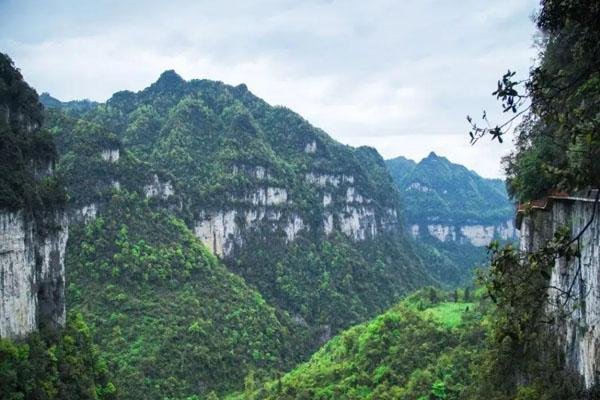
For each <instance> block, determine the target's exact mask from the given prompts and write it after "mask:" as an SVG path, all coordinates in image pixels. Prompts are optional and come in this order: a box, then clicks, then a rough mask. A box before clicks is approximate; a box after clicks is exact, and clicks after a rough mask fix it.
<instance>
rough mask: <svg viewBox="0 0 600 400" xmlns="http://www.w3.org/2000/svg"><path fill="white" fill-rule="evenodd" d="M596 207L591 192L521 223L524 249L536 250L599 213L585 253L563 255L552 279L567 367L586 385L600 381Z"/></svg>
mask: <svg viewBox="0 0 600 400" xmlns="http://www.w3.org/2000/svg"><path fill="white" fill-rule="evenodd" d="M594 207H596V208H597V205H596V204H595V202H594V199H592V198H590V197H589V196H586V197H583V198H564V199H550V202H549V203H548V204H547V205H546V206H545V207H543V208H539V209H536V210H534V211H533V212H532V213H531V214H530V215H527V216H524V217H523V218H522V221H521V222H520V231H521V239H520V248H521V250H522V251H525V252H531V251H535V250H536V249H539V248H540V247H541V246H543V245H544V243H546V242H547V241H548V240H549V239H551V238H552V236H553V234H554V232H556V231H557V230H558V229H559V228H560V227H562V226H567V227H569V228H570V230H571V233H572V235H577V234H578V233H579V232H581V230H582V229H583V228H584V226H585V225H586V224H587V223H588V222H589V221H590V220H591V219H592V217H593V216H594V219H593V221H592V224H591V225H590V226H589V227H588V228H587V229H586V230H585V232H584V233H583V234H582V235H581V238H580V240H579V248H580V257H576V258H573V259H571V260H566V259H564V258H560V259H557V260H556V262H555V265H554V267H553V269H552V273H551V278H550V283H549V286H550V288H551V289H549V297H550V306H549V309H548V311H549V312H551V313H553V314H556V316H557V317H558V318H557V321H558V324H557V332H558V340H559V345H560V346H561V347H562V349H563V350H564V353H565V361H566V366H567V367H568V368H570V369H572V370H573V371H577V372H578V373H579V374H580V375H581V376H582V377H583V379H584V381H585V385H586V387H591V386H592V385H594V384H595V383H596V384H597V383H599V381H598V374H600V216H599V215H598V212H599V210H598V209H596V213H595V215H594ZM567 293H568V294H569V295H568V296H567Z"/></svg>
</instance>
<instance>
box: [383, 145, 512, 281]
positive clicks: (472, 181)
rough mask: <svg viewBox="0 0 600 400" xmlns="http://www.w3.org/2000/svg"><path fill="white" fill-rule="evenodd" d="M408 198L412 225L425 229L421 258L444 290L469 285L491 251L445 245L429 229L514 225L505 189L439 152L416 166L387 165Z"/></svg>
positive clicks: (406, 212) (397, 160)
mask: <svg viewBox="0 0 600 400" xmlns="http://www.w3.org/2000/svg"><path fill="white" fill-rule="evenodd" d="M386 166H387V168H388V170H389V172H390V175H391V176H392V178H393V179H394V182H395V183H396V185H397V186H398V188H399V190H400V192H401V194H402V209H403V214H404V217H405V219H406V221H407V224H411V225H419V227H420V230H421V234H420V236H419V240H418V242H419V243H418V247H419V249H418V254H419V255H420V257H421V259H422V260H423V262H424V264H425V265H427V269H428V271H429V272H430V274H431V275H432V276H433V277H434V278H435V279H436V280H437V281H438V282H440V284H441V285H443V286H445V287H446V288H453V287H457V286H462V285H466V284H469V283H470V282H471V280H472V279H473V271H474V269H475V268H476V267H480V266H482V265H483V264H485V263H486V262H487V260H488V252H487V250H486V249H485V247H476V246H473V245H472V244H471V243H460V242H458V241H446V242H442V241H440V240H438V239H436V238H434V237H433V236H431V235H428V234H427V233H424V231H425V230H426V229H427V225H430V224H443V225H450V226H456V227H460V226H464V225H500V224H504V223H506V221H508V220H512V218H513V217H514V207H513V205H512V204H511V203H510V201H509V199H508V194H507V193H506V188H505V184H504V182H503V181H501V180H499V179H485V178H482V177H480V176H479V175H477V174H476V173H475V172H473V171H470V170H468V169H466V168H465V167H463V166H462V165H459V164H454V163H451V162H450V161H448V160H447V159H446V158H444V157H440V156H438V155H436V154H435V153H433V152H432V153H431V154H429V156H428V157H426V158H424V159H423V160H421V161H420V162H419V163H415V162H414V161H412V160H408V159H406V158H404V157H396V158H394V159H391V160H386Z"/></svg>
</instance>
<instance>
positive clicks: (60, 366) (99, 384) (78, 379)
mask: <svg viewBox="0 0 600 400" xmlns="http://www.w3.org/2000/svg"><path fill="white" fill-rule="evenodd" d="M117 395H118V391H117V389H116V388H115V385H114V384H113V383H112V382H111V380H110V372H109V369H108V366H107V364H106V362H105V360H104V359H103V358H102V357H101V356H100V354H99V351H98V349H97V348H96V346H94V345H93V343H92V333H91V331H90V329H89V328H88V326H87V325H86V323H85V322H84V320H83V318H82V316H81V315H80V314H76V313H70V314H69V317H68V318H67V325H66V327H65V328H64V330H62V331H61V332H54V331H42V332H36V333H33V334H31V335H30V336H29V337H28V338H27V339H26V340H24V341H18V342H12V341H10V340H7V339H0V398H2V399H6V400H29V399H36V400H37V399H39V400H52V399H56V400H111V399H116V398H117Z"/></svg>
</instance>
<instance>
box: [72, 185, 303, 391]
mask: <svg viewBox="0 0 600 400" xmlns="http://www.w3.org/2000/svg"><path fill="white" fill-rule="evenodd" d="M70 236H71V239H70V240H69V243H68V248H67V254H68V255H69V256H68V258H67V264H66V269H67V271H69V275H68V279H69V280H68V282H67V283H68V293H67V299H68V306H69V307H70V308H72V309H74V310H77V311H79V312H81V313H83V314H85V315H86V318H88V319H89V321H90V323H91V324H92V326H93V327H94V330H95V333H96V335H95V339H96V341H97V342H98V343H99V345H100V347H101V348H102V349H103V352H104V356H105V357H106V359H108V360H109V367H110V369H111V370H113V371H114V372H115V382H116V384H117V386H118V387H120V388H121V392H122V398H124V399H139V398H145V399H163V398H165V397H168V398H170V399H184V398H186V397H188V396H193V395H203V394H207V393H208V392H209V391H211V390H216V391H223V390H226V389H231V388H239V385H240V384H241V382H242V381H243V378H244V376H245V375H246V373H247V372H248V371H250V370H256V373H257V375H258V376H262V375H264V374H265V373H268V372H270V371H272V370H274V369H281V368H286V367H289V366H290V365H292V363H293V362H297V361H298V360H299V357H300V356H301V355H302V354H303V353H304V352H305V351H306V350H305V349H304V348H302V347H299V346H302V344H303V343H306V342H307V340H306V338H304V337H303V335H305V328H304V327H303V326H301V325H298V324H296V323H294V322H292V321H291V318H290V317H289V316H288V315H287V314H285V313H281V312H279V311H277V310H275V309H274V308H273V307H271V306H269V305H268V304H267V303H266V302H265V300H264V299H263V297H262V296H261V295H260V294H259V293H257V292H256V291H254V290H252V289H250V288H249V287H248V286H247V285H246V284H245V283H244V281H243V280H242V279H240V278H239V277H237V276H235V275H233V274H231V273H230V272H228V271H227V270H226V269H225V267H224V266H223V265H222V264H221V263H220V262H219V260H217V258H216V257H214V256H213V255H212V254H210V252H209V251H208V250H207V249H206V248H205V247H204V246H203V245H202V244H201V243H200V242H199V241H198V240H197V239H196V238H195V237H194V236H193V234H192V233H191V232H190V231H189V230H188V229H187V227H186V226H185V224H184V223H183V222H182V221H181V220H180V219H178V218H176V217H174V216H173V215H172V214H170V213H169V212H168V211H167V210H164V209H159V208H156V207H153V206H152V205H151V204H149V202H148V201H147V200H145V199H144V198H141V197H140V195H139V194H137V193H135V192H133V193H131V192H127V191H125V190H121V191H119V192H116V193H114V194H113V197H112V198H111V199H110V201H109V202H108V203H107V204H106V205H105V209H104V210H103V212H102V216H101V217H98V218H97V219H95V220H94V221H91V222H88V223H87V224H76V225H73V226H72V228H71V233H70Z"/></svg>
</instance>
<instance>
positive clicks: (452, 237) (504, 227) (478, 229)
mask: <svg viewBox="0 0 600 400" xmlns="http://www.w3.org/2000/svg"><path fill="white" fill-rule="evenodd" d="M408 230H409V232H410V234H411V235H412V236H413V237H414V238H419V237H421V235H424V234H428V235H431V236H433V237H434V238H436V239H437V240H439V241H440V242H448V241H451V242H457V243H461V244H465V243H470V244H472V245H473V246H477V247H483V246H487V245H488V244H490V242H491V241H492V240H494V239H500V240H504V241H509V240H516V239H517V238H518V231H517V230H516V229H515V227H514V224H513V222H512V221H511V220H508V221H506V222H504V223H502V224H499V225H483V224H474V225H462V226H457V225H452V224H444V223H437V224H434V223H428V224H427V225H424V226H421V225H420V224H416V223H413V224H410V225H408Z"/></svg>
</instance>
